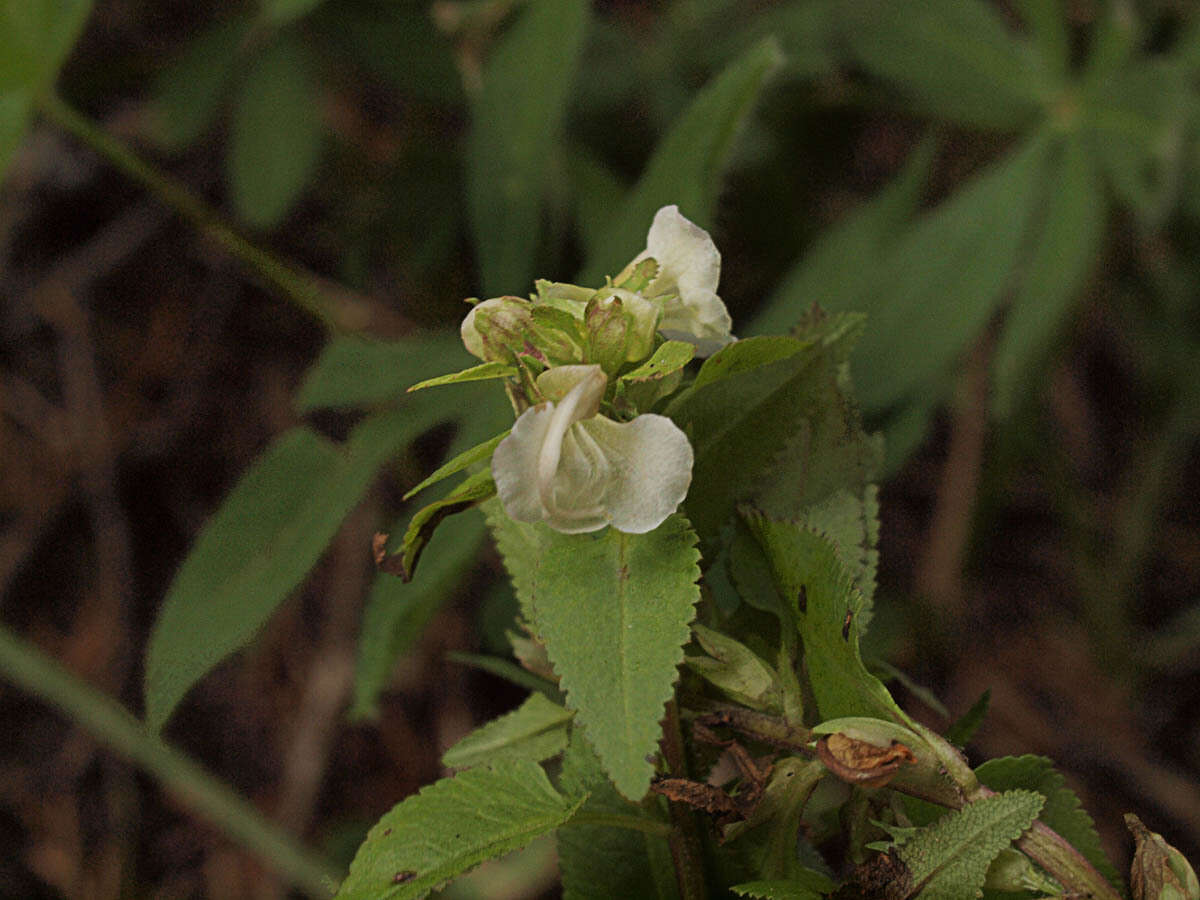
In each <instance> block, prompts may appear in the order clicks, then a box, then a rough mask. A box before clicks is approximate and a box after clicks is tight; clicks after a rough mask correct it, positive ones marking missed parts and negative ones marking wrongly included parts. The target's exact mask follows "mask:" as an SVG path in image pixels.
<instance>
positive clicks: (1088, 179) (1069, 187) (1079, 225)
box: [992, 135, 1107, 412]
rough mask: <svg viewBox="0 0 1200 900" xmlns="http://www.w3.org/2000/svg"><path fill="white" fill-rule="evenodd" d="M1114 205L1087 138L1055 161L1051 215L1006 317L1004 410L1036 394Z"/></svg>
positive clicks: (1001, 351) (999, 371) (999, 394)
mask: <svg viewBox="0 0 1200 900" xmlns="http://www.w3.org/2000/svg"><path fill="white" fill-rule="evenodd" d="M1106 213H1107V208H1106V202H1105V196H1104V186H1103V184H1102V183H1101V180H1100V176H1099V173H1098V172H1097V171H1096V166H1095V161H1094V159H1093V157H1092V155H1091V154H1090V153H1089V152H1088V151H1087V148H1086V147H1085V146H1084V142H1083V139H1082V138H1081V137H1080V136H1079V135H1072V136H1071V137H1069V138H1068V139H1067V141H1066V143H1065V145H1064V146H1063V148H1062V152H1061V156H1060V157H1059V159H1057V160H1056V161H1055V164H1054V167H1053V177H1052V178H1051V181H1050V196H1049V198H1048V200H1047V210H1046V219H1045V222H1044V223H1043V224H1042V226H1041V233H1040V234H1039V235H1038V239H1037V242H1036V244H1035V246H1034V251H1033V257H1032V258H1031V259H1030V261H1029V265H1028V267H1027V268H1026V271H1025V274H1024V278H1023V279H1022V282H1021V287H1020V289H1019V290H1018V291H1017V295H1016V297H1015V298H1014V299H1013V303H1012V306H1011V307H1010V308H1009V310H1008V314H1007V315H1006V316H1005V319H1004V331H1003V333H1002V334H1001V336H1000V340H999V343H998V345H997V347H996V351H995V356H994V357H993V369H992V370H993V372H994V373H995V379H996V401H995V402H996V407H997V409H999V410H1000V411H1001V412H1007V411H1011V410H1012V408H1013V405H1014V403H1015V402H1016V398H1017V397H1019V396H1023V395H1025V394H1027V393H1028V392H1029V389H1030V388H1031V387H1032V382H1033V379H1032V377H1031V374H1032V372H1033V371H1034V369H1035V368H1036V364H1037V363H1038V362H1039V361H1041V359H1042V358H1043V357H1044V356H1045V355H1046V353H1047V352H1048V350H1049V347H1050V346H1051V345H1052V343H1053V340H1054V338H1055V336H1056V335H1057V334H1058V332H1059V331H1060V329H1061V327H1062V324H1063V321H1064V319H1065V318H1066V317H1067V314H1068V312H1069V310H1070V308H1071V305H1072V303H1073V301H1074V300H1075V299H1076V296H1077V295H1078V293H1079V289H1080V287H1081V286H1082V284H1083V280H1084V278H1085V277H1086V276H1087V274H1088V272H1089V270H1091V268H1092V267H1093V266H1094V265H1095V263H1096V257H1097V256H1098V254H1099V251H1100V247H1101V242H1102V241H1103V238H1104V231H1105V227H1104V226H1105V224H1106V219H1107V215H1106Z"/></svg>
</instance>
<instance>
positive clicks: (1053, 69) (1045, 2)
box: [1016, 0, 1071, 82]
mask: <svg viewBox="0 0 1200 900" xmlns="http://www.w3.org/2000/svg"><path fill="white" fill-rule="evenodd" d="M1016 7H1017V12H1018V13H1020V15H1021V19H1022V20H1023V21H1024V23H1025V29H1026V30H1027V31H1028V33H1029V40H1030V42H1031V43H1032V44H1033V48H1034V50H1035V52H1036V53H1037V57H1038V59H1039V61H1040V62H1041V64H1042V67H1043V69H1044V70H1045V72H1046V75H1047V76H1048V78H1049V79H1051V80H1053V81H1056V82H1057V81H1061V80H1063V79H1064V78H1066V76H1067V71H1068V69H1069V68H1070V65H1071V33H1070V29H1069V26H1068V22H1067V0H1016Z"/></svg>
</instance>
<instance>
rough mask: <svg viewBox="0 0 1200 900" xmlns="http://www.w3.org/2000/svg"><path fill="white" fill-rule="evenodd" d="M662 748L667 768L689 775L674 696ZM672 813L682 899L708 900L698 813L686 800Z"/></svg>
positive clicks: (672, 807) (678, 775)
mask: <svg viewBox="0 0 1200 900" xmlns="http://www.w3.org/2000/svg"><path fill="white" fill-rule="evenodd" d="M661 746H662V752H663V757H664V759H665V760H666V762H667V770H668V771H669V772H670V773H671V775H672V776H674V777H676V778H687V777H688V769H687V757H686V756H685V754H684V749H683V729H682V728H681V727H680V724H679V706H678V704H677V703H676V702H675V700H674V699H671V700H668V701H667V715H666V718H665V720H664V721H663V736H662V742H661ZM667 808H668V809H669V810H670V813H671V825H672V827H671V833H670V838H669V843H670V845H671V859H672V860H674V863H675V878H676V880H677V881H678V883H679V896H680V897H681V898H682V900H707V898H708V888H707V886H706V884H705V879H704V863H703V859H702V857H701V852H700V830H699V828H698V827H697V825H696V817H695V816H694V815H692V811H691V810H690V809H689V808H688V807H687V805H686V804H683V803H675V802H669V803H668V804H667Z"/></svg>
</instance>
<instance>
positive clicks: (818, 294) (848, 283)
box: [741, 138, 937, 335]
mask: <svg viewBox="0 0 1200 900" xmlns="http://www.w3.org/2000/svg"><path fill="white" fill-rule="evenodd" d="M936 149H937V144H936V143H935V142H934V141H933V140H932V139H930V138H926V139H925V140H923V141H921V143H920V144H918V145H917V147H916V149H914V150H913V151H912V153H910V154H909V157H908V160H907V161H906V162H905V164H904V168H903V169H902V170H901V171H900V174H898V175H897V176H896V177H895V178H894V179H893V180H892V181H891V182H890V183H889V184H888V185H887V187H885V188H884V189H883V190H882V191H880V192H879V195H878V196H876V197H874V198H872V199H871V200H869V201H868V202H866V203H864V204H862V205H861V206H860V207H859V208H858V209H856V210H855V211H854V212H852V213H851V214H850V215H848V216H846V217H845V219H843V220H842V221H840V222H838V223H837V224H836V225H834V226H833V227H832V228H830V229H828V230H827V231H825V232H824V233H823V234H822V235H821V236H820V237H818V238H817V240H816V241H815V242H814V243H813V245H812V246H811V247H810V248H808V249H807V250H806V251H805V253H804V255H803V256H802V257H801V258H800V261H799V262H798V263H797V264H796V265H795V266H794V267H793V268H792V269H791V270H790V271H789V272H788V273H787V274H786V275H785V276H784V277H783V279H782V280H781V281H780V283H779V286H778V287H777V288H776V289H775V292H774V293H773V294H771V296H770V297H769V298H768V299H767V302H766V303H764V304H763V306H762V309H761V310H759V312H758V313H757V314H756V315H755V317H754V319H753V320H752V321H751V322H750V324H749V325H748V326H747V327H746V328H744V329H742V330H741V331H742V333H745V334H746V335H755V334H783V333H785V332H788V331H790V330H791V329H792V327H793V326H794V325H795V324H796V322H797V321H799V319H800V317H801V316H802V315H804V313H805V311H807V310H808V309H809V307H811V306H812V304H813V303H814V302H816V303H820V304H821V308H822V309H824V310H826V311H842V310H853V309H855V308H856V307H857V304H858V302H859V297H860V295H861V294H862V293H863V292H864V291H865V290H866V289H867V288H868V287H869V286H870V281H871V273H872V272H874V271H875V270H876V269H877V268H878V267H879V266H880V265H881V263H882V260H883V258H884V254H885V252H886V248H887V247H888V246H889V245H890V243H891V241H893V240H894V239H895V235H896V234H897V233H898V232H899V231H900V230H901V228H902V226H903V225H904V224H905V223H906V222H907V221H908V220H909V219H910V218H912V216H913V214H914V213H915V212H916V211H917V205H918V203H919V202H920V199H921V192H922V191H923V190H924V188H925V184H926V182H928V181H929V173H930V171H931V169H932V168H933V159H934V153H935V151H936ZM868 327H870V326H868Z"/></svg>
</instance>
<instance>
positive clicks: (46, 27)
mask: <svg viewBox="0 0 1200 900" xmlns="http://www.w3.org/2000/svg"><path fill="white" fill-rule="evenodd" d="M91 11H92V0H8V2H6V3H0V92H6V91H9V90H12V89H14V88H32V89H33V90H35V91H36V90H38V89H40V88H42V87H44V86H45V84H46V83H47V82H49V81H51V80H52V79H53V78H54V76H55V75H56V74H57V73H58V69H59V66H61V65H62V63H63V60H65V59H66V56H67V54H68V53H69V52H70V50H71V48H72V47H73V46H74V45H75V41H76V39H78V37H79V34H80V32H81V31H83V24H84V22H86V21H87V17H88V15H89V14H90V13H91Z"/></svg>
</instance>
